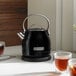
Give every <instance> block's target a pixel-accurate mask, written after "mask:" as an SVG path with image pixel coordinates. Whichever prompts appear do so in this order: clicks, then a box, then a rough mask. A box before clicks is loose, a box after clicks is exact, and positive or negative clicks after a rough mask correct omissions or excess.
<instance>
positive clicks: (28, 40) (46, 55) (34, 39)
mask: <svg viewBox="0 0 76 76" xmlns="http://www.w3.org/2000/svg"><path fill="white" fill-rule="evenodd" d="M33 16H41V17H42V18H44V19H45V20H46V21H47V24H48V26H47V29H44V28H31V27H30V28H28V26H27V28H25V26H24V24H25V21H26V20H27V19H28V18H30V17H33ZM49 25H50V21H49V19H48V18H47V17H46V16H45V15H42V14H31V15H29V16H28V17H26V18H25V19H24V21H23V30H24V31H23V32H19V33H18V36H19V37H20V38H21V39H22V60H24V61H35V62H38V61H46V60H49V59H50V58H51V56H50V51H51V44H50V38H49V32H48V29H49ZM38 27H39V26H38Z"/></svg>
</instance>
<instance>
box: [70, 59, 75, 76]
mask: <svg viewBox="0 0 76 76" xmlns="http://www.w3.org/2000/svg"><path fill="white" fill-rule="evenodd" d="M69 72H70V76H76V58H72V59H70V60H69Z"/></svg>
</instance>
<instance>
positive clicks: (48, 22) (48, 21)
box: [23, 14, 50, 32]
mask: <svg viewBox="0 0 76 76" xmlns="http://www.w3.org/2000/svg"><path fill="white" fill-rule="evenodd" d="M30 16H42V17H43V18H44V19H46V21H47V24H48V26H47V30H48V29H49V25H50V20H49V19H48V18H47V17H46V16H45V15H42V14H30V15H28V16H27V17H26V18H25V19H24V21H23V30H24V32H25V31H26V28H25V26H24V25H25V21H26V20H27V19H28V18H29V17H30Z"/></svg>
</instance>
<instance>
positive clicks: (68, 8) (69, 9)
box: [62, 0, 73, 51]
mask: <svg viewBox="0 0 76 76" xmlns="http://www.w3.org/2000/svg"><path fill="white" fill-rule="evenodd" d="M62 1H63V5H62V6H63V8H62V49H64V50H71V51H72V49H73V34H72V32H73V31H72V24H73V0H62Z"/></svg>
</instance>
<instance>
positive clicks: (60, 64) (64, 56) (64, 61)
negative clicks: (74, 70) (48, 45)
mask: <svg viewBox="0 0 76 76" xmlns="http://www.w3.org/2000/svg"><path fill="white" fill-rule="evenodd" d="M54 58H55V66H56V69H57V70H58V71H65V70H67V66H68V60H69V59H70V58H72V53H71V52H64V51H63V52H56V53H54Z"/></svg>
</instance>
